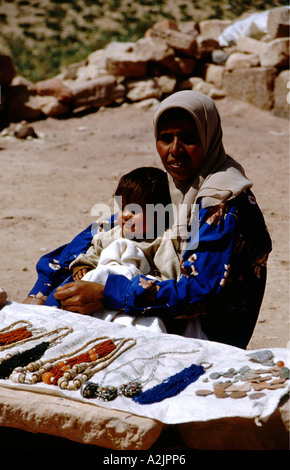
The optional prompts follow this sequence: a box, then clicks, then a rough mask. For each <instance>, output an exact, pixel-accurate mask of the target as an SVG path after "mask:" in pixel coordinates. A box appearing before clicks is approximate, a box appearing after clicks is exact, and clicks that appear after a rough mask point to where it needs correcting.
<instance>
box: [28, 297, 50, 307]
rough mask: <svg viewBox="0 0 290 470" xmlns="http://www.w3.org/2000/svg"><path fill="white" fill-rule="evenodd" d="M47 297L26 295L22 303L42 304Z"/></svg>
mask: <svg viewBox="0 0 290 470" xmlns="http://www.w3.org/2000/svg"><path fill="white" fill-rule="evenodd" d="M46 299H47V297H40V298H39V297H31V296H29V297H26V299H25V300H24V301H23V303H24V304H32V305H43V304H44V302H45V301H46Z"/></svg>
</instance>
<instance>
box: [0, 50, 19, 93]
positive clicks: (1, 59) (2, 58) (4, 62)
mask: <svg viewBox="0 0 290 470" xmlns="http://www.w3.org/2000/svg"><path fill="white" fill-rule="evenodd" d="M15 75H16V71H15V68H14V64H13V61H12V58H11V57H10V56H9V55H6V54H0V85H1V86H6V85H9V84H10V83H11V81H12V79H13V78H14V77H15Z"/></svg>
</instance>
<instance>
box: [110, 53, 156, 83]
mask: <svg viewBox="0 0 290 470" xmlns="http://www.w3.org/2000/svg"><path fill="white" fill-rule="evenodd" d="M106 69H107V71H108V73H109V74H110V75H114V76H115V77H118V76H124V77H127V78H143V77H145V75H146V71H147V63H146V61H145V60H142V59H141V60H140V58H139V57H138V56H136V55H135V54H132V53H129V52H123V53H122V54H116V53H115V54H112V55H109V56H108V57H107V58H106Z"/></svg>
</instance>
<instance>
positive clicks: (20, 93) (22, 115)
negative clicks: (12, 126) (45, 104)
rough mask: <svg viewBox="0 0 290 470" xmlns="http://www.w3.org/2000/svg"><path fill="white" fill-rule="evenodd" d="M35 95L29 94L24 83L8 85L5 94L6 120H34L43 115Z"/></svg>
mask: <svg viewBox="0 0 290 470" xmlns="http://www.w3.org/2000/svg"><path fill="white" fill-rule="evenodd" d="M37 98H38V97H37V96H33V95H31V93H30V91H29V89H28V88H27V86H25V85H16V86H10V87H9V88H8V90H7V94H6V118H7V121H8V122H20V121H35V120H37V119H39V118H40V117H42V116H43V114H42V112H41V109H40V107H39V101H38V99H37Z"/></svg>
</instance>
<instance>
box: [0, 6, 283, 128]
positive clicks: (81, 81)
mask: <svg viewBox="0 0 290 470" xmlns="http://www.w3.org/2000/svg"><path fill="white" fill-rule="evenodd" d="M289 14H290V9H289V8H287V7H279V8H274V9H273V10H270V11H269V12H268V16H267V32H266V34H262V35H261V37H258V38H257V37H253V36H255V35H240V36H239V37H238V38H237V39H236V40H235V41H234V42H233V43H231V44H229V45H226V46H221V44H220V41H219V37H220V35H221V34H222V33H223V32H224V31H225V30H226V28H229V26H230V25H232V24H233V23H235V22H231V21H228V20H217V19H216V20H205V21H201V22H200V23H195V22H186V23H177V22H175V21H170V20H164V21H162V22H159V23H156V24H155V25H153V27H152V28H150V29H149V30H147V31H146V33H145V35H144V37H143V38H141V39H139V40H137V41H136V42H111V43H110V44H108V45H107V46H106V47H105V48H104V49H100V50H96V51H95V52H93V53H91V54H90V55H89V56H88V57H87V59H86V60H84V61H82V62H80V63H75V64H72V65H70V66H69V67H68V68H67V69H66V70H64V71H62V73H60V74H59V75H57V76H56V77H54V78H51V79H47V80H42V81H39V82H37V83H31V82H29V81H28V80H26V79H24V78H23V77H21V76H17V74H16V71H15V68H14V65H13V60H12V58H11V57H10V56H9V55H6V54H1V53H0V85H1V102H0V117H1V120H0V122H1V123H2V124H1V128H2V129H3V128H4V127H5V126H7V125H9V124H10V123H17V122H20V121H23V120H25V121H35V120H38V119H43V118H45V117H57V118H61V117H62V116H66V117H67V116H69V115H73V114H76V113H79V112H81V111H84V110H92V109H98V108H100V107H103V106H118V105H122V104H123V103H140V106H144V107H146V106H151V105H152V103H155V102H157V101H160V100H162V99H163V98H165V97H166V96H168V95H170V94H171V93H173V92H175V91H178V90H183V89H194V90H198V91H200V92H202V93H205V94H207V95H209V96H210V97H212V98H213V99H215V100H217V99H220V98H223V97H226V96H228V97H232V98H234V99H238V100H242V101H245V102H248V103H251V104H252V105H253V106H256V107H257V108H259V109H262V110H266V111H270V112H272V113H273V114H274V115H276V116H279V117H282V118H287V117H288V108H289V99H288V100H287V94H288V88H289V87H290V72H289V24H290V23H289ZM256 36H257V35H256ZM1 128H0V130H1Z"/></svg>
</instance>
